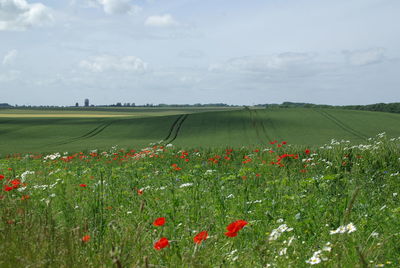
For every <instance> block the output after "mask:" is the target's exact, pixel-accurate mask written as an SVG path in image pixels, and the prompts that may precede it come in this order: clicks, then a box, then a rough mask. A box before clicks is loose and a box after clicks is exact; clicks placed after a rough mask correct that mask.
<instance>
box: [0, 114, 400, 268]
mask: <svg viewBox="0 0 400 268" xmlns="http://www.w3.org/2000/svg"><path fill="white" fill-rule="evenodd" d="M248 113H249V112H248V111H245V112H235V113H234V114H235V115H236V117H235V118H236V119H235V120H237V121H233V122H234V123H229V122H232V121H229V120H228V122H227V121H226V120H223V119H222V118H224V117H228V113H221V116H222V117H217V116H216V115H214V117H217V119H218V120H219V121H218V120H217V119H215V118H214V119H213V116H212V114H209V116H208V117H202V116H200V115H190V116H189V117H188V118H187V119H186V120H188V119H189V118H190V117H192V120H194V119H196V118H197V119H196V120H202V119H203V120H205V123H204V124H208V125H210V123H209V121H208V120H212V119H213V120H215V121H214V122H215V123H214V126H215V128H210V130H209V132H207V133H208V134H209V135H211V136H212V135H217V133H218V131H217V130H216V129H217V127H216V126H217V125H221V124H224V123H225V124H226V125H227V126H226V127H228V126H230V127H231V128H230V130H231V131H232V133H233V134H232V135H231V136H230V139H231V140H234V139H235V135H238V136H240V134H239V132H240V131H239V129H240V127H239V126H243V127H244V129H247V126H246V124H250V125H251V124H252V123H251V121H250V123H249V121H248V120H247V119H245V118H246V116H250V115H248ZM266 113H267V112H266ZM304 113H306V111H304ZM267 114H268V116H269V117H268V118H271V119H265V118H266V117H264V115H263V114H261V115H259V116H260V117H259V118H261V119H260V121H262V122H264V123H265V122H268V121H267V120H276V118H278V117H279V116H281V117H280V118H284V115H282V114H280V113H279V112H275V114H274V113H267ZM315 114H319V113H318V112H315ZM333 115H334V116H335V117H336V118H338V121H339V120H340V121H342V120H343V118H344V117H345V116H347V114H346V113H343V114H340V113H338V114H333ZM362 115H363V113H360V114H357V115H355V117H354V118H357V116H360V117H362ZM218 116H219V114H218ZM371 116H375V115H374V114H371ZM254 117H256V116H254ZM323 117H325V116H322V115H321V120H323V119H322V118H323ZM193 118H194V119H193ZM263 118H264V119H263ZM181 120H182V119H181ZM263 120H265V121H263ZM354 120H355V119H354ZM335 121H336V120H335ZM158 122H159V123H160V124H161V123H162V122H163V121H162V120H160V121H158ZM188 122H190V121H188ZM192 122H196V121H192ZM239 122H240V124H239ZM169 123H171V122H169ZM178 123H179V122H178ZM178 123H177V124H178ZM344 123H347V121H344ZM185 124H186V121H185ZM255 124H256V126H257V125H258V124H259V121H257V122H256V123H255ZM280 124H282V125H285V124H287V125H288V127H289V125H290V124H289V123H285V122H284V120H283V122H281V123H278V122H276V124H274V126H275V127H276V130H275V131H277V132H279V127H281V126H280ZM338 124H339V123H338ZM165 125H166V126H167V125H168V123H167V122H165ZM188 125H189V124H188ZM188 125H184V126H185V127H186V130H185V128H183V127H182V130H181V131H182V136H183V137H187V136H188V135H190V132H188V131H189V130H188V129H187V126H188ZM334 125H337V124H336V123H333V122H332V127H333V126H334ZM361 125H362V124H361V123H360V127H357V126H356V124H354V125H353V124H352V125H351V128H353V129H354V130H357V131H360V132H361V131H362V130H363V129H362V127H361ZM189 126H190V125H189ZM142 127H143V128H145V127H148V128H150V126H148V125H146V124H145V123H144V122H143V125H142ZM224 127H225V126H224ZM236 127H237V129H238V130H237V131H238V133H237V134H235V131H234V130H235V129H236ZM349 127H350V125H349ZM363 127H364V128H365V130H367V128H366V126H363ZM147 130H150V129H147ZM104 131H106V130H104ZM140 131H144V129H141V130H140ZM184 131H186V132H184ZM193 131H197V132H199V133H202V134H205V132H201V131H202V129H201V128H198V129H197V130H193ZM371 131H372V130H371ZM277 132H276V134H277ZM350 132H351V131H347V133H350ZM272 134H273V136H275V135H276V134H275V133H274V132H271V137H272ZM364 134H365V135H367V134H368V133H367V132H365V133H364ZM117 135H126V134H122V133H117ZM185 135H186V136H185ZM252 135H254V136H252ZM348 135H350V134H348ZM217 137H218V136H217ZM247 137H248V138H249V139H250V138H252V137H257V133H252V134H251V133H250V131H249V132H248V133H247ZM177 141H178V139H177ZM399 147H400V137H399V138H391V139H389V138H387V137H386V136H385V135H379V136H378V137H376V138H374V139H369V140H366V141H365V142H364V143H363V144H361V145H360V144H356V143H348V142H346V141H340V142H339V141H332V143H329V144H327V145H325V146H322V147H319V146H313V147H305V146H296V145H292V144H290V143H288V144H285V142H282V139H279V141H277V142H276V143H274V144H269V143H268V144H266V145H261V144H260V145H257V146H250V145H249V146H246V147H242V148H237V149H229V148H226V149H220V148H212V147H207V148H195V147H192V149H188V148H186V149H185V148H183V147H174V146H172V147H170V146H168V147H164V146H160V145H154V146H153V147H151V148H146V149H143V150H138V148H135V149H137V151H134V150H131V149H124V150H123V149H119V148H116V147H114V148H112V149H110V150H107V151H105V152H103V151H97V152H89V151H86V152H85V151H84V152H80V151H77V153H68V154H65V155H64V154H63V153H61V154H56V153H55V154H52V155H28V156H25V155H15V156H14V157H10V158H5V159H0V174H1V175H3V176H4V178H3V179H2V180H1V181H0V183H1V184H3V186H2V187H3V190H2V192H1V194H0V196H1V198H0V204H1V206H0V211H1V212H0V213H1V214H0V215H1V222H0V266H1V267H25V266H29V267H43V266H48V267H112V266H117V267H308V266H310V265H311V264H310V262H311V263H312V262H315V263H317V262H320V263H319V264H318V265H317V266H322V267H376V266H377V267H382V266H387V267H398V266H399V265H400V254H399V252H400V247H399V243H398V241H399V236H400V226H399V224H398V222H399V220H400V207H399V198H400V197H399V191H400V181H399V178H400V175H399V163H400V150H399ZM306 149H309V150H306ZM279 159H280V160H279ZM0 178H1V176H0ZM7 187H8V188H7ZM10 187H11V188H12V189H10ZM6 189H7V190H8V191H6ZM159 217H165V218H166V223H165V224H164V225H163V226H154V225H153V222H154V221H155V220H156V219H157V218H159ZM237 220H244V221H246V222H247V225H246V226H245V227H244V228H243V229H242V230H240V231H238V233H237V236H235V237H229V236H227V235H225V233H226V232H227V229H226V228H227V226H228V225H229V224H230V223H232V222H235V221H237ZM340 226H344V227H343V232H344V233H337V234H331V231H335V230H337V229H338V228H339V227H340ZM346 226H348V227H352V226H354V227H355V230H354V227H353V228H348V229H346ZM339 230H340V229H339ZM200 231H207V232H208V235H209V237H208V239H206V240H205V241H202V243H201V244H196V243H194V241H193V239H194V237H195V235H196V234H198V233H199V232H200ZM162 237H165V238H167V239H168V241H169V245H168V246H167V247H165V248H162V249H160V250H156V249H155V248H154V245H155V243H156V241H158V240H159V239H160V238H162ZM83 238H85V239H83ZM82 239H83V240H82ZM307 262H309V263H307Z"/></svg>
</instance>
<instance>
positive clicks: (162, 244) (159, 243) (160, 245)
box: [154, 237, 169, 250]
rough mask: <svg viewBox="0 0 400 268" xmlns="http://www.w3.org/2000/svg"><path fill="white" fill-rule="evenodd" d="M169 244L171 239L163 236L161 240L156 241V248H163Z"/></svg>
mask: <svg viewBox="0 0 400 268" xmlns="http://www.w3.org/2000/svg"><path fill="white" fill-rule="evenodd" d="M168 246H169V241H168V239H167V238H165V237H162V238H161V239H160V240H158V241H157V242H155V243H154V248H155V249H156V250H161V249H162V248H165V247H168Z"/></svg>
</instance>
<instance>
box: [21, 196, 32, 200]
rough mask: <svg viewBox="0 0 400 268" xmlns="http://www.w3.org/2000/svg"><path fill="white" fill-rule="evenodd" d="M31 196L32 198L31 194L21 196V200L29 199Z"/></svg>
mask: <svg viewBox="0 0 400 268" xmlns="http://www.w3.org/2000/svg"><path fill="white" fill-rule="evenodd" d="M29 198H31V197H30V196H29V195H23V196H22V197H21V200H27V199H29Z"/></svg>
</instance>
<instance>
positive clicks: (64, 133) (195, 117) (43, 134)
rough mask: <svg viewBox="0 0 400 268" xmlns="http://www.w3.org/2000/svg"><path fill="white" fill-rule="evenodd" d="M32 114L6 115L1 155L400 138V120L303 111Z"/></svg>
mask: <svg viewBox="0 0 400 268" xmlns="http://www.w3.org/2000/svg"><path fill="white" fill-rule="evenodd" d="M227 109H229V110H227ZM27 111H29V110H24V109H21V110H18V109H14V110H8V111H7V110H0V154H1V155H3V156H4V155H6V154H8V153H18V152H20V153H26V152H32V153H42V152H54V151H67V152H68V151H81V150H91V149H103V150H106V149H108V148H110V147H111V146H114V145H119V146H120V147H129V148H143V147H144V146H147V145H148V144H150V143H153V142H158V141H160V140H164V141H166V142H167V143H168V142H173V143H174V144H175V145H178V146H183V147H185V148H188V147H196V148H199V147H203V148H207V147H220V148H223V147H226V146H230V147H241V146H248V145H250V146H255V145H265V144H268V142H270V141H272V140H275V139H277V138H279V139H282V140H286V141H288V142H289V143H290V144H296V145H308V146H311V145H315V146H318V145H323V144H324V143H326V142H329V141H330V139H331V138H336V139H340V140H341V139H345V140H351V141H353V142H362V141H365V139H366V138H368V137H372V136H375V135H377V134H378V133H380V132H384V131H385V132H386V133H387V135H388V136H393V137H397V136H400V124H399V122H400V115H399V114H389V113H378V112H366V111H349V110H331V109H301V108H299V109H294V108H293V109H248V108H246V109H243V108H241V109H240V110H238V108H236V110H232V108H197V109H195V108H193V109H187V108H186V109H185V108H181V109H172V110H171V109H158V108H142V109H139V108H135V109H128V108H125V109H124V108H120V109H118V108H108V109H105V108H104V109H96V110H90V109H89V110H72V111H71V110H66V111H63V110H33V111H30V112H29V113H28V112H27ZM27 114H29V117H26V115H27ZM122 115H123V116H122ZM23 116H25V117H23ZM54 116H59V117H56V118H55V117H54ZM71 116H73V117H71ZM1 155H0V157H1Z"/></svg>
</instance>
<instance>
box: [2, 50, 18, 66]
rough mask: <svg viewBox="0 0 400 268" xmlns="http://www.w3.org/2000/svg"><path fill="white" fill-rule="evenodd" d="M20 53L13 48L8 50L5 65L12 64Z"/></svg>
mask: <svg viewBox="0 0 400 268" xmlns="http://www.w3.org/2000/svg"><path fill="white" fill-rule="evenodd" d="M17 55H18V51H17V50H15V49H13V50H10V51H9V52H7V54H6V55H5V56H4V58H3V65H10V64H12V63H13V62H14V61H15V59H16V57H17Z"/></svg>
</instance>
